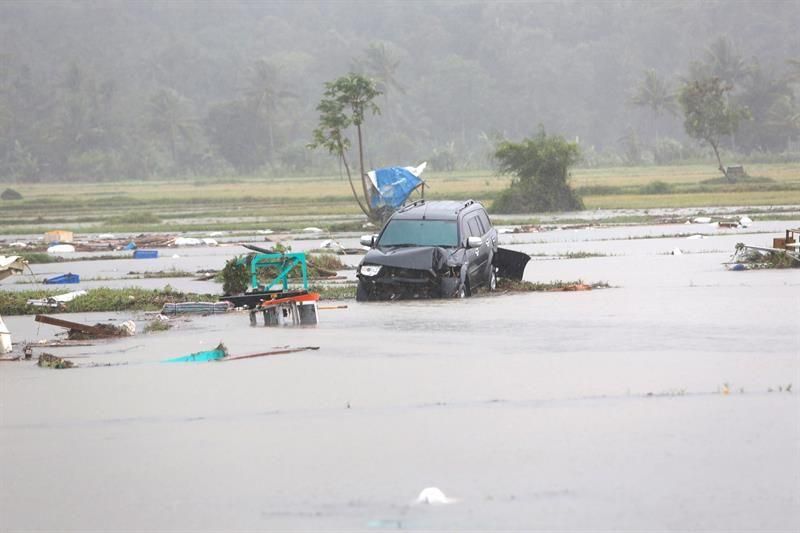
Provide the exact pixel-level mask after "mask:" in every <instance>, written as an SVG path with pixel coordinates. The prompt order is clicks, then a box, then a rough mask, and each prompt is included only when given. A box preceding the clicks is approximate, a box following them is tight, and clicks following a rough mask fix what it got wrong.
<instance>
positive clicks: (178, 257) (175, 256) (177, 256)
mask: <svg viewBox="0 0 800 533" xmlns="http://www.w3.org/2000/svg"><path fill="white" fill-rule="evenodd" d="M172 258H173V259H180V258H181V256H179V255H178V254H172Z"/></svg>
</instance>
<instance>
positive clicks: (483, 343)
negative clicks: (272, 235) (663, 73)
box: [0, 221, 800, 531]
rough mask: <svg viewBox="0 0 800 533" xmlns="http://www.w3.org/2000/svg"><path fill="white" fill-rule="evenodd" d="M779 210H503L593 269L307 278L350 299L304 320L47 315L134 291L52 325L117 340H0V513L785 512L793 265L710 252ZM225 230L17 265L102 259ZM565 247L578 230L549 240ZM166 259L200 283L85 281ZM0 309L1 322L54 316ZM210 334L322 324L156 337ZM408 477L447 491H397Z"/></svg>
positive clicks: (799, 306)
mask: <svg viewBox="0 0 800 533" xmlns="http://www.w3.org/2000/svg"><path fill="white" fill-rule="evenodd" d="M789 227H800V221H785V222H784V221H781V222H757V223H755V224H753V226H751V227H750V228H747V229H738V230H721V229H717V228H716V227H712V226H710V225H707V226H703V225H697V224H692V225H675V226H640V227H598V228H594V229H592V228H582V229H563V230H555V231H550V232H541V233H528V234H505V235H503V236H502V241H503V243H505V244H507V245H509V246H510V247H512V248H514V249H517V250H520V251H525V252H527V253H530V254H532V255H533V256H534V257H533V260H532V261H531V262H530V263H529V265H528V267H527V270H526V275H525V278H526V279H528V280H530V281H554V280H577V279H582V280H583V281H585V282H599V281H604V282H607V283H609V284H610V285H611V286H612V288H609V289H601V290H593V291H586V292H551V293H526V294H499V293H495V294H492V295H486V294H482V295H478V296H476V297H473V298H469V299H465V300H450V301H445V300H435V301H406V302H376V303H356V302H355V301H353V300H349V301H342V302H330V301H326V302H323V305H325V306H337V305H347V308H346V309H330V310H320V323H319V325H318V326H317V327H310V328H265V327H261V326H259V327H251V326H250V325H249V319H248V316H247V315H246V314H241V313H231V314H227V315H223V316H207V317H192V318H190V319H186V320H179V321H177V324H176V326H175V327H174V328H173V329H172V330H170V331H168V332H159V333H150V334H145V333H141V330H142V328H143V326H144V325H145V323H146V320H145V319H146V316H145V315H144V314H143V313H140V314H135V315H129V314H124V315H121V314H73V315H60V316H62V317H63V318H69V319H72V320H76V321H81V322H85V323H95V322H100V321H106V320H108V319H109V318H111V319H115V320H117V321H119V320H124V319H127V318H131V317H133V318H134V319H135V320H136V321H137V325H138V326H139V328H138V329H139V333H138V334H137V335H136V336H134V337H129V338H124V339H119V340H114V341H111V342H102V343H98V344H97V345H95V346H84V347H77V346H76V347H70V348H54V349H52V350H48V351H51V352H53V353H56V355H61V356H64V355H73V356H79V357H76V358H75V359H73V361H75V362H76V363H77V364H79V365H89V364H91V363H98V364H106V363H109V364H113V365H114V366H97V367H83V368H75V369H69V370H46V369H41V368H38V367H36V366H35V365H34V364H33V363H31V362H24V361H23V362H16V363H11V362H5V363H0V402H1V404H0V530H4V531H5V530H59V531H63V530H76V531H86V530H96V531H114V530H159V531H170V530H193V531H194V530H286V529H289V530H325V529H330V530H334V529H335V530H382V529H399V528H402V529H418V530H450V531H453V530H500V529H516V530H541V531H545V530H546V531H576V530H593V531H595V530H709V531H712V530H713V531H732V530H757V531H767V530H769V531H798V530H800V271H798V270H769V271H745V272H731V271H727V270H725V269H724V267H723V266H722V264H721V263H723V262H724V261H726V260H727V259H728V257H730V255H731V253H732V252H733V248H734V246H735V244H736V243H737V242H744V243H746V244H750V245H757V246H769V245H771V242H772V237H774V236H780V235H781V233H782V231H783V230H784V229H785V228H789ZM693 235H700V237H694V238H687V237H690V236H693ZM342 242H343V243H344V244H345V245H346V246H350V245H353V243H355V242H356V238H355V237H351V238H349V239H343V240H342ZM318 244H319V241H318V240H317V241H312V240H306V241H295V243H294V246H295V249H308V248H313V247H315V246H317V245H318ZM675 249H679V250H680V251H681V252H680V255H672V254H671V252H673V251H674V250H675ZM242 252H243V250H240V249H238V248H235V247H218V248H202V249H192V250H186V251H184V250H180V251H176V252H173V251H169V252H167V251H165V252H163V253H162V256H163V257H162V258H161V259H158V260H153V261H154V262H153V263H147V261H144V260H141V261H134V260H120V261H95V262H78V263H65V264H57V265H53V264H50V265H35V266H34V271H35V272H37V271H38V272H39V273H42V272H46V271H57V272H64V271H66V269H69V270H71V271H72V272H76V273H77V272H80V273H81V275H82V276H96V277H99V276H107V277H110V278H113V277H114V275H113V272H112V269H117V270H116V271H117V272H120V273H122V274H125V273H127V272H128V271H133V270H138V271H142V270H144V269H145V265H148V266H146V268H150V269H152V270H163V269H164V268H165V267H166V268H171V267H172V266H175V268H181V269H184V268H185V269H187V270H191V269H195V268H203V267H210V268H220V267H221V266H222V265H223V264H224V261H225V259H226V258H228V257H230V256H231V255H235V254H236V253H242ZM568 252H591V253H593V254H598V256H596V257H587V258H584V259H557V258H555V257H556V256H557V255H559V254H566V253H568ZM175 254H177V255H179V257H178V258H174V259H173V258H172V255H175ZM181 261H183V262H181ZM346 262H349V263H350V264H356V263H357V262H358V257H352V258H348V259H347V261H346ZM65 265H68V266H65ZM187 265H188V266H187ZM348 272H349V273H348ZM120 275H121V274H120ZM345 275H349V276H352V271H345ZM18 278H19V277H18ZM17 281H18V280H17ZM166 283H170V284H171V285H172V286H173V287H176V288H181V289H183V290H194V291H199V292H205V291H206V290H208V291H213V292H218V291H219V290H220V289H219V285H218V284H214V283H212V282H206V284H202V283H201V282H193V281H191V280H189V279H183V280H180V279H178V280H172V279H169V280H164V279H156V280H124V281H113V280H109V281H105V282H100V281H95V282H90V284H82V285H80V288H88V287H91V286H101V285H103V286H122V285H140V286H163V285H165V284H166ZM198 283H201V285H197V284H198ZM149 284H152V285H149ZM31 287H32V286H31V285H23V284H14V283H11V280H6V281H4V282H3V284H2V285H0V289H2V290H19V289H20V288H31ZM198 287H202V288H201V289H198ZM3 318H4V320H5V322H6V324H7V325H8V328H9V330H11V332H12V334H13V339H14V342H15V343H23V342H24V341H26V340H35V339H43V338H52V337H53V336H54V335H55V334H56V333H57V332H58V330H59V328H55V327H51V326H46V325H44V324H39V323H36V322H34V321H33V318H32V317H30V316H4V317H3ZM220 341H222V342H224V344H225V345H226V346H227V348H228V350H229V351H230V353H231V354H233V355H237V354H247V353H252V352H261V351H265V350H269V349H272V348H274V347H283V346H293V347H301V346H319V347H320V349H319V350H318V351H306V352H298V353H291V354H285V355H275V356H270V357H263V358H257V359H250V360H241V361H231V362H225V363H195V364H162V363H160V361H162V360H164V359H167V358H169V357H175V356H180V355H186V354H188V353H192V352H196V351H199V350H206V349H210V348H213V347H214V346H216V345H217V344H218V343H219V342H220ZM41 351H42V350H41V349H37V353H38V352H41ZM122 363H124V364H122ZM428 487H437V488H439V489H440V490H441V491H442V492H444V493H445V494H446V496H447V498H448V501H449V503H446V504H426V503H418V502H416V498H417V496H418V495H419V493H420V492H421V491H422V490H423V489H425V488H428Z"/></svg>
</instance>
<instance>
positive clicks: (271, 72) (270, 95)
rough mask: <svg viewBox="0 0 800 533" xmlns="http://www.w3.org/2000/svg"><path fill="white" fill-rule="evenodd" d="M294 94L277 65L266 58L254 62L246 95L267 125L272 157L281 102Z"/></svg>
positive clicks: (272, 155) (271, 155)
mask: <svg viewBox="0 0 800 533" xmlns="http://www.w3.org/2000/svg"><path fill="white" fill-rule="evenodd" d="M293 96H294V94H292V93H291V92H290V91H288V90H286V88H285V86H284V83H283V81H282V80H281V76H280V69H279V68H278V67H277V66H275V65H273V64H272V63H270V62H268V61H267V60H266V59H259V60H258V61H256V62H255V63H254V64H253V66H252V67H251V69H250V82H249V86H248V88H247V89H246V90H245V97H246V99H247V101H248V102H249V103H250V104H251V105H252V106H253V110H254V112H255V113H256V115H257V116H259V117H260V118H261V120H263V121H264V123H265V124H266V125H267V135H268V137H269V139H268V142H269V153H270V158H272V157H274V155H275V123H276V118H277V115H278V109H279V107H280V103H281V101H282V100H284V99H286V98H290V97H293Z"/></svg>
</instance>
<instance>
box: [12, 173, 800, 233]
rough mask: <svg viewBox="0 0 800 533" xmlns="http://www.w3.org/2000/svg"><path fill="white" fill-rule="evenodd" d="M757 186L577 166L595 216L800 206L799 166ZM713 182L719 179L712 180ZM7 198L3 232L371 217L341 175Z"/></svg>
mask: <svg viewBox="0 0 800 533" xmlns="http://www.w3.org/2000/svg"><path fill="white" fill-rule="evenodd" d="M746 170H747V171H748V173H749V174H750V176H752V177H753V178H752V179H751V180H748V181H745V182H742V183H736V184H728V183H724V182H722V181H721V180H715V178H719V173H718V172H717V171H716V170H715V169H714V167H713V165H696V166H670V167H621V168H604V169H575V170H574V171H573V173H572V180H571V181H572V185H573V187H575V188H576V189H577V190H578V191H579V192H580V193H581V194H582V196H583V199H584V202H585V204H586V208H587V209H589V210H591V209H628V208H636V209H648V208H677V207H692V208H698V209H700V208H703V207H712V206H780V205H797V204H800V163H788V164H770V165H749V166H747V167H746ZM425 179H426V182H427V184H428V187H427V189H426V197H428V198H432V199H443V198H448V199H453V198H473V199H476V200H479V201H481V202H483V203H485V204H486V205H491V202H492V201H493V199H494V198H495V197H496V196H497V194H498V193H499V192H500V191H501V190H503V189H504V188H505V187H506V186H507V185H508V183H509V180H510V178H509V177H507V176H497V175H495V174H493V173H491V172H489V171H487V172H460V173H430V174H427V175H426V176H425ZM709 180H711V181H709ZM13 188H15V189H16V190H17V191H19V192H20V193H21V194H22V195H23V199H22V200H15V201H0V233H2V234H6V235H8V234H25V233H39V232H41V231H42V230H45V229H53V228H54V227H58V228H60V229H68V230H73V231H86V232H96V231H103V232H107V231H112V232H114V231H116V232H124V231H130V232H139V231H192V230H248V229H259V228H265V227H272V228H273V229H296V228H301V227H303V226H307V225H311V224H313V225H315V226H320V227H324V228H325V229H334V230H335V229H355V228H357V227H358V226H359V224H355V223H356V222H357V221H359V220H362V217H361V216H360V212H359V211H358V207H357V206H356V205H355V203H354V202H353V199H352V196H351V193H350V189H349V185H348V184H347V181H346V180H345V179H344V178H341V177H338V176H337V177H314V178H262V177H239V178H192V179H175V180H166V181H165V180H161V181H139V182H112V183H68V184H67V183H47V184H24V185H22V184H21V185H13ZM348 224H349V226H348Z"/></svg>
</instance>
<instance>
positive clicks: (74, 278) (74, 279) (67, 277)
mask: <svg viewBox="0 0 800 533" xmlns="http://www.w3.org/2000/svg"><path fill="white" fill-rule="evenodd" d="M44 282H45V283H47V284H48V285H49V284H53V283H80V282H81V277H80V276H79V275H78V274H73V273H71V272H70V273H69V274H61V275H60V276H54V277H52V278H48V279H46V280H44Z"/></svg>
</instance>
